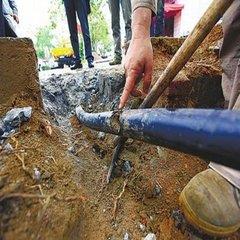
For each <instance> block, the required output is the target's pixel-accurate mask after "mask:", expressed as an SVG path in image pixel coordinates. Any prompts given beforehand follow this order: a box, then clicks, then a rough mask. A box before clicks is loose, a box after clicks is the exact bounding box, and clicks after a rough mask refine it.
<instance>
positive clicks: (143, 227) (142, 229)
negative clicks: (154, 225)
mask: <svg viewBox="0 0 240 240" xmlns="http://www.w3.org/2000/svg"><path fill="white" fill-rule="evenodd" d="M139 228H140V229H141V231H142V232H145V230H146V226H145V225H144V224H142V223H139Z"/></svg>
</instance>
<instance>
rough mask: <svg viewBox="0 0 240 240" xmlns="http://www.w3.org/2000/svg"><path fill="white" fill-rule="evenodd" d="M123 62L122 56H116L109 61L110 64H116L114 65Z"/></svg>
mask: <svg viewBox="0 0 240 240" xmlns="http://www.w3.org/2000/svg"><path fill="white" fill-rule="evenodd" d="M121 63H122V59H121V58H114V59H113V60H112V61H111V62H109V65H110V66H114V65H119V64H121Z"/></svg>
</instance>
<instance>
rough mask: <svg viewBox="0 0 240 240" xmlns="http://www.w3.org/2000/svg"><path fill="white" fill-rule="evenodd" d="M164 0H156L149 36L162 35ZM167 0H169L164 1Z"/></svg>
mask: <svg viewBox="0 0 240 240" xmlns="http://www.w3.org/2000/svg"><path fill="white" fill-rule="evenodd" d="M165 1H166V0H157V14H156V16H154V17H153V19H152V24H151V31H150V35H151V37H159V36H163V35H164V25H165V24H164V3H165ZM166 2H169V1H166Z"/></svg>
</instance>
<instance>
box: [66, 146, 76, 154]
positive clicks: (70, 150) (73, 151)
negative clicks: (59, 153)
mask: <svg viewBox="0 0 240 240" xmlns="http://www.w3.org/2000/svg"><path fill="white" fill-rule="evenodd" d="M68 152H70V153H72V154H76V149H75V147H74V146H71V147H69V148H68Z"/></svg>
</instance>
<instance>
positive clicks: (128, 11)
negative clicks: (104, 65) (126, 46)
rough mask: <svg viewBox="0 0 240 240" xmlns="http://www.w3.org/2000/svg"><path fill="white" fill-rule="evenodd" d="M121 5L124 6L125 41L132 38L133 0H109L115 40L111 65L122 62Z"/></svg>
mask: <svg viewBox="0 0 240 240" xmlns="http://www.w3.org/2000/svg"><path fill="white" fill-rule="evenodd" d="M120 5H121V7H122V13H123V19H124V22H125V43H126V42H128V41H130V40H131V38H132V30H131V15H132V7H131V0H109V7H110V12H111V20H112V21H111V23H112V34H113V40H114V59H113V60H112V61H111V62H110V63H109V64H110V65H117V64H121V62H122V48H121V27H120Z"/></svg>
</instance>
